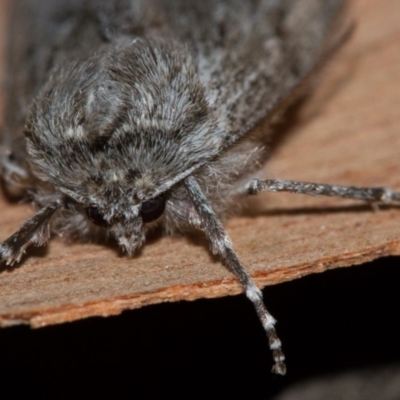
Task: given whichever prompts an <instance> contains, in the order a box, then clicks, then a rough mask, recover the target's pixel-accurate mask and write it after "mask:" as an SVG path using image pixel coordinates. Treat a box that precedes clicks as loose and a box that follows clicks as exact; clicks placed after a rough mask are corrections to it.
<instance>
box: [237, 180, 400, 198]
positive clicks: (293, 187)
mask: <svg viewBox="0 0 400 400" xmlns="http://www.w3.org/2000/svg"><path fill="white" fill-rule="evenodd" d="M244 192H245V193H247V194H251V195H253V194H257V193H261V192H290V193H301V194H306V195H310V196H330V197H342V198H346V199H353V200H363V201H368V202H379V203H392V202H400V192H393V191H392V190H391V189H389V188H384V187H375V188H374V187H358V186H339V185H326V184H320V183H312V182H300V181H287V180H280V179H265V180H259V179H253V180H252V181H250V182H249V183H248V184H247V185H246V186H245V190H244Z"/></svg>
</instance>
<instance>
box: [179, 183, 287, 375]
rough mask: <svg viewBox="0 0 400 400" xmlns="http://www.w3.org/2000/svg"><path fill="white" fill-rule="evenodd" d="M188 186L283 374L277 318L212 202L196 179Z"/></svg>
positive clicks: (212, 242) (215, 250) (214, 246)
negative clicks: (259, 324)
mask: <svg viewBox="0 0 400 400" xmlns="http://www.w3.org/2000/svg"><path fill="white" fill-rule="evenodd" d="M185 186H186V189H187V191H188V193H189V196H190V198H191V200H192V202H193V205H194V208H195V210H196V212H197V214H198V216H199V219H200V221H201V226H202V229H203V230H204V232H205V234H206V235H207V237H208V239H209V241H210V245H211V250H212V252H213V253H214V254H216V255H219V256H220V257H221V259H222V262H223V263H224V264H225V265H226V267H227V268H228V269H229V270H230V271H231V272H232V273H233V274H234V275H235V276H236V278H237V279H238V281H239V283H240V284H241V286H242V287H243V290H244V292H245V294H246V296H247V298H248V299H249V300H250V301H251V302H252V303H253V305H254V308H255V309H256V312H257V315H258V318H259V319H260V321H261V323H262V326H263V328H264V330H265V332H266V334H267V337H268V341H269V348H270V349H271V351H272V356H273V359H274V366H273V368H272V371H273V372H275V373H277V374H280V375H284V374H285V373H286V365H285V362H284V361H285V356H284V354H283V352H282V349H281V341H280V339H279V338H278V335H277V333H276V331H275V323H276V321H275V319H274V318H273V317H272V315H271V314H270V313H269V312H268V310H267V309H266V307H265V305H264V302H263V297H262V293H261V290H260V289H259V288H258V287H257V286H256V285H255V283H254V282H253V280H252V279H251V277H250V276H249V274H248V273H247V272H246V270H245V268H244V267H243V266H242V265H241V263H240V261H239V259H238V257H237V256H236V254H235V252H234V251H233V249H232V243H231V240H230V238H229V236H228V234H227V232H226V231H225V229H224V227H223V226H222V223H221V222H220V221H219V219H218V218H217V216H216V215H215V213H214V211H213V210H212V209H211V207H210V206H209V204H208V201H207V198H206V197H205V196H204V194H203V192H202V191H201V188H200V186H199V185H198V183H197V181H196V180H195V179H194V178H193V177H191V176H189V177H187V178H186V179H185Z"/></svg>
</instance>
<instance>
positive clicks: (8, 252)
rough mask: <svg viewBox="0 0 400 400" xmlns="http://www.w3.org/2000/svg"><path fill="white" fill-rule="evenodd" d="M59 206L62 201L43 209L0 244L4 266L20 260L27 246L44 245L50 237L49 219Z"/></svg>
mask: <svg viewBox="0 0 400 400" xmlns="http://www.w3.org/2000/svg"><path fill="white" fill-rule="evenodd" d="M61 206H62V201H61V200H57V201H54V202H53V203H50V204H48V205H47V206H45V207H43V208H42V209H41V210H40V211H39V212H37V213H36V214H35V215H34V216H33V217H31V218H29V219H28V220H27V221H26V222H25V223H24V224H23V225H22V226H21V228H19V229H18V231H17V232H15V233H14V234H13V235H12V236H10V237H9V238H8V239H7V240H5V241H4V242H3V243H1V244H0V261H6V265H13V264H14V263H16V262H17V263H18V262H19V261H20V260H21V257H22V255H23V254H24V253H25V249H26V248H27V247H28V246H29V245H31V244H35V245H36V246H42V245H44V244H46V243H47V241H48V240H49V237H50V226H49V222H50V218H51V217H52V216H53V214H54V213H55V212H56V211H57V210H58V209H59V208H60V207H61Z"/></svg>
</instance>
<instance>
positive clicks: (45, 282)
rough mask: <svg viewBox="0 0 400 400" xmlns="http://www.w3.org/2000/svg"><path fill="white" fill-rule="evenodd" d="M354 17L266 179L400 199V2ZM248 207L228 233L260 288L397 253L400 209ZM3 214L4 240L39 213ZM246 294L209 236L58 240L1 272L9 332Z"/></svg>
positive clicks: (0, 203) (313, 203) (263, 199)
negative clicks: (127, 243) (136, 250)
mask: <svg viewBox="0 0 400 400" xmlns="http://www.w3.org/2000/svg"><path fill="white" fill-rule="evenodd" d="M4 3H5V2H4V1H1V3H0V4H1V8H0V14H1V19H2V20H1V26H0V27H1V31H2V32H1V35H2V36H1V37H2V38H4V33H5V29H4V27H5V24H4V21H5V20H6V18H7V13H6V12H5V8H4ZM349 16H350V19H351V20H353V21H355V23H356V28H355V32H354V34H353V35H352V37H351V38H350V40H349V41H348V43H346V44H345V45H344V46H343V48H342V49H341V50H340V51H339V52H338V53H336V54H335V55H334V57H333V59H332V60H331V62H330V63H329V65H327V67H326V68H325V69H324V71H322V72H321V74H320V76H319V77H318V79H317V80H316V81H315V82H314V86H315V87H314V93H313V95H312V96H310V98H309V99H307V101H306V102H305V103H304V104H302V106H301V108H300V109H299V110H296V112H291V113H290V114H289V115H288V117H287V123H285V125H284V126H283V127H280V128H279V129H278V132H277V136H276V137H277V138H278V140H276V143H275V145H274V146H273V148H272V151H271V158H270V160H269V161H268V163H267V164H266V167H265V169H264V171H263V173H262V174H261V176H265V177H268V178H282V179H297V180H308V181H315V182H324V183H336V184H343V185H365V186H390V187H392V188H393V189H397V190H400V165H399V162H398V160H399V157H398V153H399V150H400V123H399V122H400V118H399V117H400V107H399V105H400V41H399V38H400V23H399V22H400V2H399V1H398V0H382V1H376V0H356V1H353V2H352V3H351V7H350V10H349ZM3 58H4V57H3ZM4 79H5V78H4V75H2V82H4ZM243 204H244V207H243V211H242V213H241V214H240V215H239V216H237V217H235V218H232V219H230V220H229V221H227V222H226V227H227V229H228V232H229V234H230V235H231V238H232V241H233V243H234V248H235V250H236V252H237V254H238V256H239V258H240V259H241V261H242V262H243V263H244V265H245V266H246V267H247V268H248V270H249V271H250V273H251V275H252V276H253V278H254V279H255V281H256V283H257V284H258V285H259V286H261V287H264V286H267V285H272V284H277V283H280V282H284V281H288V280H291V279H296V278H301V277H302V276H304V275H307V274H311V273H316V272H323V271H325V270H327V269H331V268H337V267H344V266H351V265H355V264H360V263H364V262H366V261H369V260H373V259H375V258H378V257H383V256H387V255H397V254H400V209H399V207H381V208H380V209H379V210H373V209H372V208H371V206H369V205H366V204H362V203H356V202H352V201H348V200H346V201H344V200H338V199H331V198H322V197H318V198H317V197H307V196H301V195H291V194H264V195H259V196H257V197H253V198H251V199H249V200H248V201H247V202H246V203H245V202H244V203H243ZM0 210H1V220H0V240H4V239H6V238H7V237H8V236H10V235H11V234H12V233H13V232H14V231H15V230H16V229H18V227H19V226H20V225H21V224H22V222H23V221H24V220H25V219H26V218H28V217H29V216H31V215H32V214H33V210H32V209H31V207H30V206H29V205H26V204H25V205H21V204H15V203H14V204H12V203H9V202H7V201H6V200H5V199H4V197H3V196H1V197H0ZM399 263H400V261H399ZM240 292H241V289H240V287H239V285H238V283H237V282H236V280H235V278H234V277H233V276H232V275H231V274H230V273H229V272H228V271H227V270H226V269H225V268H224V267H223V266H222V265H221V263H220V262H219V261H218V260H217V259H215V258H213V257H212V256H211V255H210V253H209V251H208V246H207V242H206V241H205V239H204V238H203V237H202V236H201V235H199V236H189V237H154V238H151V240H150V241H149V243H148V244H147V245H146V246H145V247H144V248H143V250H142V251H141V253H140V254H138V255H137V256H136V257H134V258H126V257H124V256H122V255H121V254H120V253H119V252H118V249H116V248H113V247H110V246H108V245H105V244H82V243H66V242H65V241H64V240H63V239H62V238H57V237H54V238H53V239H52V240H51V242H50V244H49V245H48V246H47V247H46V248H43V249H34V248H30V249H29V250H28V255H27V256H26V257H25V258H24V260H23V262H22V263H21V264H20V265H19V266H18V268H14V269H12V270H10V271H5V272H2V273H1V274H0V326H4V327H5V326H10V325H15V324H30V325H31V326H33V327H41V326H46V325H49V324H55V323H63V322H67V321H73V320H76V319H80V318H86V317H90V316H108V315H113V314H118V313H120V312H122V311H123V310H125V309H134V308H138V307H142V306H144V305H147V304H152V303H159V302H165V301H178V300H195V299H198V298H201V297H219V296H226V295H234V294H238V293H240Z"/></svg>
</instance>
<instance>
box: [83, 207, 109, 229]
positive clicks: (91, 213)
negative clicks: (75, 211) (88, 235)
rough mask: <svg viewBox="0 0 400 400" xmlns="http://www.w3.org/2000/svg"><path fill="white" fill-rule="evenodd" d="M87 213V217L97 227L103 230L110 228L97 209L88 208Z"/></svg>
mask: <svg viewBox="0 0 400 400" xmlns="http://www.w3.org/2000/svg"><path fill="white" fill-rule="evenodd" d="M85 211H86V215H87V217H88V218H89V219H90V221H91V222H93V223H94V224H95V225H97V226H100V227H102V228H106V227H107V226H108V222H107V221H106V220H105V219H104V217H103V215H102V214H101V213H100V211H99V210H98V209H97V208H96V207H86V208H85Z"/></svg>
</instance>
